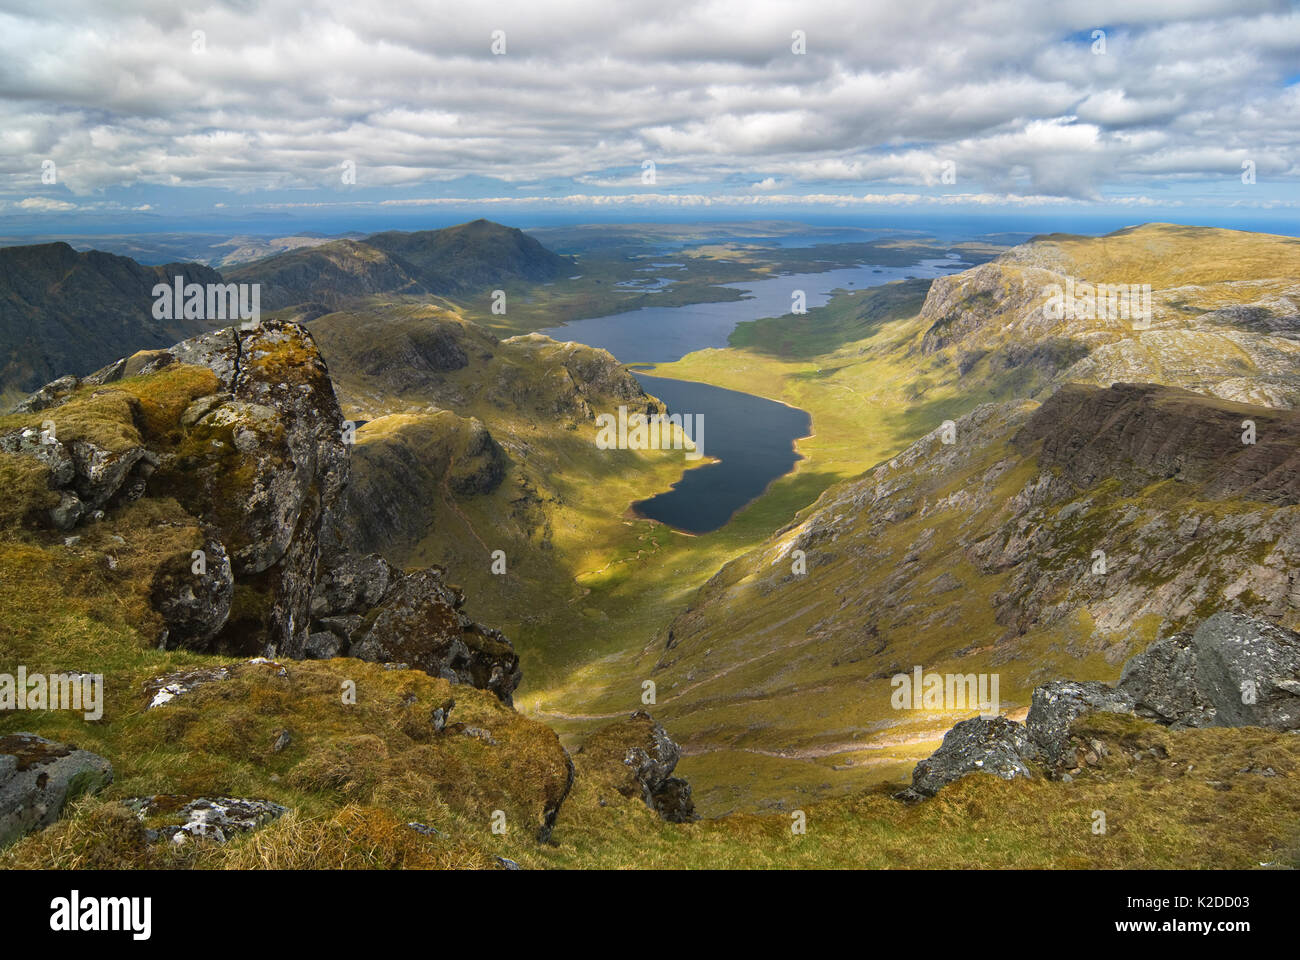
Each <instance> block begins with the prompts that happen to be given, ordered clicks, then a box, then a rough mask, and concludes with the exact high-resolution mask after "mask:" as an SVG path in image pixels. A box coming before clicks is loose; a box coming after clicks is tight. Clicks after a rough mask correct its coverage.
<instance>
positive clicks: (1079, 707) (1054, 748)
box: [1025, 680, 1133, 767]
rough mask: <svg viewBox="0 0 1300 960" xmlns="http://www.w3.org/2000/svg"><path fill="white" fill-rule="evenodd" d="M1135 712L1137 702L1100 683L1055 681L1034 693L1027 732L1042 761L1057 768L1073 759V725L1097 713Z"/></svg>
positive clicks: (1026, 719)
mask: <svg viewBox="0 0 1300 960" xmlns="http://www.w3.org/2000/svg"><path fill="white" fill-rule="evenodd" d="M1098 710H1101V711H1106V712H1109V713H1132V712H1133V699H1132V697H1131V696H1129V695H1128V694H1126V693H1124V692H1122V691H1117V690H1115V689H1113V688H1111V687H1109V686H1107V685H1106V684H1104V683H1098V682H1096V681H1086V682H1079V681H1076V680H1054V681H1052V682H1051V683H1045V684H1043V685H1042V686H1041V687H1038V688H1036V689H1035V690H1034V694H1033V699H1032V702H1031V704H1030V707H1029V715H1028V716H1027V717H1026V718H1025V731H1026V733H1027V734H1028V735H1029V739H1030V741H1031V742H1032V743H1033V744H1034V745H1035V746H1037V747H1038V749H1039V751H1040V752H1041V755H1042V759H1043V761H1044V762H1045V763H1047V764H1048V765H1049V766H1052V767H1055V766H1058V765H1060V764H1062V763H1067V761H1069V760H1070V759H1072V755H1073V751H1072V750H1071V745H1070V725H1071V724H1072V723H1074V721H1075V719H1076V718H1078V717H1080V716H1082V715H1083V714H1085V713H1090V712H1093V711H1098Z"/></svg>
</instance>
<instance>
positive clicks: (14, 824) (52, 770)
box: [0, 733, 113, 847]
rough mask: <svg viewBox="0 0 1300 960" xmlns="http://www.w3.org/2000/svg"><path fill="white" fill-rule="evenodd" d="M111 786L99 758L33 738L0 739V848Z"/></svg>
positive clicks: (110, 777)
mask: <svg viewBox="0 0 1300 960" xmlns="http://www.w3.org/2000/svg"><path fill="white" fill-rule="evenodd" d="M112 780H113V767H112V764H110V763H109V762H108V761H107V760H105V759H104V758H103V757H101V756H98V755H96V754H93V753H91V752H89V751H88V750H78V749H77V748H76V747H74V746H72V745H70V744H64V743H55V742H53V741H51V740H46V739H45V738H44V737H38V736H36V735H35V734H32V733H14V734H9V735H8V736H0V847H4V846H6V845H7V844H9V843H10V842H12V841H14V840H16V839H18V838H19V837H21V836H22V835H23V834H25V833H28V832H30V831H32V830H36V829H39V828H41V827H46V826H49V825H50V824H51V823H53V822H54V821H55V820H57V819H58V817H59V814H60V812H61V811H62V810H63V807H64V805H65V804H66V803H67V802H68V801H69V800H71V799H73V798H75V797H76V796H78V795H79V794H83V793H88V792H94V791H97V790H100V789H101V788H103V787H104V786H106V785H107V784H109V783H111V782H112Z"/></svg>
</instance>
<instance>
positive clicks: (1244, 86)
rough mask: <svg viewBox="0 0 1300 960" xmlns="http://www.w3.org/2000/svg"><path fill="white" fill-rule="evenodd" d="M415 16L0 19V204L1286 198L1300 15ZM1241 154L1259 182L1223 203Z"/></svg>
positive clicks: (317, 4) (561, 7)
mask: <svg viewBox="0 0 1300 960" xmlns="http://www.w3.org/2000/svg"><path fill="white" fill-rule="evenodd" d="M414 6H415V5H410V4H396V3H384V4H370V5H367V4H349V3H344V2H341V0H307V2H298V0H270V2H265V3H255V2H239V0H230V2H226V3H214V4H210V5H208V6H206V7H204V8H202V9H199V10H194V11H181V10H178V9H175V8H174V7H173V5H172V4H171V3H169V2H165V0H156V2H154V0H126V2H121V3H117V4H114V9H113V10H112V11H106V10H104V9H101V7H102V5H101V4H98V3H94V2H88V0H73V2H71V3H64V4H61V5H59V7H58V9H57V11H56V10H55V9H54V6H53V5H49V4H46V3H44V2H34V0H19V2H10V3H8V4H7V5H6V8H5V10H4V11H0V172H3V174H4V177H3V180H2V181H0V184H2V185H0V202H3V204H4V206H3V207H0V211H3V210H4V209H11V210H13V209H21V210H26V211H28V212H32V211H41V210H62V209H67V207H66V206H63V205H66V204H68V203H72V204H73V205H74V206H76V205H77V203H88V204H92V205H93V204H95V203H103V202H104V198H111V197H112V196H113V195H114V192H115V191H122V190H126V189H133V190H137V191H138V190H139V189H140V188H149V193H148V199H149V200H150V202H151V203H153V204H155V205H157V204H158V203H159V201H160V200H161V201H162V202H163V203H164V204H165V203H166V202H167V198H168V196H169V195H171V194H172V193H173V191H172V190H169V189H168V188H185V187H204V188H217V189H220V190H228V191H231V192H232V199H234V198H237V197H241V196H242V197H245V198H250V197H251V198H255V199H257V200H258V201H259V202H262V201H264V202H266V203H267V204H268V205H278V206H284V205H285V199H286V196H287V195H290V194H294V193H295V192H298V191H307V192H308V193H307V194H306V196H304V197H303V198H302V199H301V201H300V202H303V203H321V202H324V203H333V202H338V203H347V202H350V200H360V199H361V198H362V197H363V196H364V198H365V199H364V200H363V202H367V203H384V202H401V203H408V204H415V203H420V202H430V203H438V202H451V200H450V199H447V198H466V197H468V198H471V199H474V198H482V199H486V198H493V199H494V200H496V201H501V202H512V201H514V202H533V203H539V204H545V203H548V202H549V203H565V202H569V203H572V202H575V198H586V199H585V200H583V201H582V202H587V201H589V202H590V203H591V204H592V205H599V204H601V203H607V204H619V203H628V202H630V201H629V200H628V199H627V197H629V196H635V195H641V196H642V197H643V202H644V203H646V204H648V205H654V204H656V203H662V204H666V205H674V206H684V205H690V204H692V203H704V202H736V203H744V204H752V205H756V206H758V205H769V206H771V205H778V204H782V203H786V202H789V201H790V200H791V198H794V199H795V200H800V199H802V200H804V202H808V203H816V202H823V203H836V202H838V203H841V204H844V203H854V202H857V203H865V204H890V203H896V204H900V205H906V204H910V203H915V202H916V198H917V197H921V198H934V199H935V200H936V201H937V202H951V200H952V198H955V197H966V198H971V199H970V203H971V204H973V205H978V204H979V203H981V202H989V199H988V198H1002V200H1001V202H1008V203H1015V202H1025V201H1026V198H1028V199H1030V200H1034V201H1035V202H1041V203H1042V204H1044V205H1050V204H1051V203H1054V202H1059V201H1070V202H1080V201H1082V202H1094V201H1097V202H1106V203H1119V204H1136V205H1142V204H1146V203H1155V202H1157V201H1156V200H1153V199H1152V198H1153V197H1159V198H1162V199H1161V202H1167V203H1169V204H1172V205H1177V204H1180V203H1183V202H1187V201H1188V200H1189V199H1194V200H1196V201H1198V202H1204V201H1206V200H1207V198H1208V199H1211V200H1214V201H1215V202H1219V203H1221V204H1223V205H1230V204H1234V203H1240V202H1242V199H1243V196H1248V197H1250V199H1248V200H1247V202H1253V197H1254V196H1258V197H1262V198H1268V199H1267V201H1266V202H1267V203H1277V202H1281V203H1284V204H1285V203H1289V202H1290V201H1289V200H1287V199H1286V197H1288V196H1291V197H1294V196H1295V194H1296V191H1295V186H1296V184H1297V183H1300V124H1297V123H1296V120H1295V118H1296V117H1298V116H1300V11H1297V9H1296V7H1295V5H1294V4H1290V3H1286V2H1278V0H1184V2H1181V3H1172V2H1156V0H1127V2H1119V0H1099V2H1092V3H1086V2H1067V3H1058V4H1050V5H1049V4H1043V3H1041V0H986V2H982V3H972V4H952V3H940V2H936V0H912V2H909V3H907V4H896V3H880V2H862V0H857V2H854V0H829V2H824V3H819V4H817V5H816V6H815V7H813V6H809V5H806V4H802V3H770V2H761V3H759V2H752V0H751V2H741V0H702V2H692V0H656V2H654V3H636V4H620V5H607V6H604V7H597V6H594V5H591V4H588V3H580V2H570V3H554V2H546V3H537V2H530V3H520V2H507V3H501V4H495V5H487V4H469V3H462V2H454V3H441V4H437V5H436V7H435V8H434V9H433V10H431V11H426V12H422V11H419V10H417V9H414ZM1048 7H1051V9H1050V10H1049V9H1048ZM1097 29H1100V30H1104V31H1105V53H1104V54H1100V55H1099V54H1098V53H1096V52H1094V47H1095V44H1094V41H1093V39H1092V33H1093V31H1094V30H1097ZM496 30H500V31H504V33H505V44H506V52H505V54H504V55H502V56H497V55H494V54H493V53H492V50H491V43H492V34H493V31H496ZM195 31H202V38H203V47H204V49H203V51H202V52H196V51H195V49H194V48H195V46H196V42H195ZM794 31H803V33H804V35H805V36H806V48H807V53H806V54H804V55H796V54H795V53H793V52H792V50H791V44H792V40H791V35H792V34H793V33H794ZM47 160H53V161H54V162H55V163H56V164H57V171H58V178H59V184H58V185H57V188H56V187H52V186H50V185H46V184H42V182H41V172H42V163H43V162H44V161H47ZM647 160H653V161H654V163H655V165H656V170H655V172H656V182H655V183H654V184H653V185H646V184H644V183H643V182H642V166H643V163H644V162H645V161H647ZM348 161H350V162H352V163H354V164H355V166H356V184H355V185H351V184H345V183H343V182H342V177H341V174H340V170H341V167H342V165H343V163H344V162H348ZM1243 161H1250V162H1252V163H1253V164H1254V169H1255V174H1256V177H1257V179H1258V181H1259V184H1260V185H1261V186H1267V189H1261V190H1258V191H1256V192H1255V193H1254V194H1253V195H1244V194H1243V191H1242V189H1241V187H1242V184H1241V171H1242V164H1243ZM945 165H948V166H947V167H945ZM945 169H947V170H948V171H950V172H951V173H953V174H955V179H954V178H953V177H949V178H948V179H947V180H946V179H945V177H944V171H945ZM949 180H953V181H954V182H948V181H949ZM467 188H468V190H467ZM387 193H391V195H392V197H393V198H394V199H393V200H391V201H386V200H385V199H384V196H385V194H387ZM814 196H815V197H818V198H820V200H816V199H813V197H814ZM620 197H621V198H623V199H616V198H620ZM728 197H735V198H737V199H735V200H734V201H727V199H726V198H728ZM155 198H157V199H155ZM530 198H532V199H530ZM837 198H838V199H837ZM943 198H948V199H947V200H944V199H943ZM981 198H983V200H981ZM1164 198H1167V200H1165V199H1164ZM1279 198H1280V199H1279Z"/></svg>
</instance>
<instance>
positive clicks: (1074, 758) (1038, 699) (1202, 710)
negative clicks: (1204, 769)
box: [895, 612, 1300, 802]
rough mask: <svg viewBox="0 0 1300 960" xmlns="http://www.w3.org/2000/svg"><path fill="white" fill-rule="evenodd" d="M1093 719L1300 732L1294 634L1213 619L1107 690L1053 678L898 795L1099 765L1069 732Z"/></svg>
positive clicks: (946, 750) (1141, 658) (961, 738)
mask: <svg viewBox="0 0 1300 960" xmlns="http://www.w3.org/2000/svg"><path fill="white" fill-rule="evenodd" d="M1090 713H1114V714H1125V715H1128V716H1132V717H1136V718H1139V719H1143V720H1147V721H1151V722H1154V723H1157V724H1160V725H1163V726H1167V727H1171V728H1174V729H1179V728H1188V727H1262V728H1265V729H1268V730H1277V731H1283V732H1296V731H1300V634H1297V633H1294V632H1292V631H1290V630H1286V629H1283V628H1281V627H1278V626H1276V625H1274V624H1272V623H1269V622H1268V621H1266V620H1260V619H1257V618H1254V617H1248V616H1244V615H1242V614H1237V613H1226V612H1225V613H1217V614H1215V615H1214V616H1212V617H1210V618H1209V619H1207V620H1205V621H1203V622H1202V623H1201V625H1200V626H1199V627H1197V628H1196V630H1195V631H1194V632H1192V633H1178V634H1174V635H1173V636H1170V637H1165V638H1162V639H1160V640H1157V641H1156V642H1155V643H1153V644H1152V645H1151V646H1150V647H1148V648H1147V649H1146V650H1145V651H1144V652H1143V653H1141V654H1139V655H1137V656H1136V657H1134V658H1133V659H1131V660H1129V661H1128V663H1126V664H1125V665H1124V670H1123V673H1122V674H1121V675H1120V679H1119V682H1118V683H1117V684H1116V685H1115V686H1113V687H1112V686H1109V685H1107V684H1104V683H1098V682H1096V681H1088V682H1079V681H1074V680H1055V681H1053V682H1051V683H1047V684H1044V685H1043V686H1041V687H1038V688H1037V689H1035V690H1034V694H1033V700H1032V703H1031V706H1030V708H1029V715H1028V716H1027V717H1026V718H1025V722H1024V723H1023V724H1022V723H1017V722H1016V721H1014V720H1009V719H1007V718H1006V717H992V718H987V717H975V718H973V719H971V720H963V721H962V722H961V723H958V724H957V725H956V726H954V727H953V728H952V729H951V730H949V731H948V733H947V734H946V735H945V736H944V738H943V744H942V745H941V746H940V747H939V749H938V750H936V751H935V752H934V753H933V754H931V755H930V756H929V757H928V758H926V759H925V760H922V761H921V762H920V763H918V764H917V765H916V769H915V770H913V771H912V785H911V786H910V787H908V788H907V789H905V790H903V791H900V792H899V793H898V794H896V795H895V796H896V798H897V799H899V800H903V801H905V802H916V801H919V800H923V799H925V798H927V797H932V796H934V795H935V794H936V793H938V792H939V790H940V788H942V787H943V786H945V785H946V784H949V783H952V782H953V781H955V780H959V779H961V778H962V777H964V776H966V775H967V774H970V773H991V774H993V775H994V776H996V777H1001V778H1002V779H1004V780H1013V779H1015V778H1017V777H1030V778H1032V777H1035V776H1038V775H1040V774H1041V775H1043V776H1046V777H1049V778H1051V779H1061V780H1069V779H1071V778H1072V777H1073V776H1075V775H1076V774H1078V773H1079V772H1080V770H1081V769H1082V768H1084V767H1087V766H1089V765H1091V764H1095V763H1096V762H1097V760H1098V756H1097V751H1098V745H1094V744H1092V743H1089V742H1083V741H1081V740H1080V739H1079V738H1076V737H1075V736H1074V735H1073V732H1072V730H1073V727H1074V724H1075V721H1076V720H1078V719H1079V718H1080V717H1082V716H1084V715H1085V714H1090ZM1103 749H1104V748H1103Z"/></svg>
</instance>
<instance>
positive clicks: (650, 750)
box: [578, 710, 697, 823]
mask: <svg viewBox="0 0 1300 960" xmlns="http://www.w3.org/2000/svg"><path fill="white" fill-rule="evenodd" d="M679 759H681V748H680V747H679V746H678V745H677V744H676V743H675V742H674V741H673V739H672V737H670V736H669V735H668V731H667V730H665V729H664V728H663V726H662V725H660V724H658V723H656V722H655V720H654V718H653V717H651V716H650V714H648V713H646V712H645V711H644V710H638V711H637V712H636V713H633V714H632V715H630V716H629V717H627V718H626V719H624V720H619V721H616V722H614V723H611V724H609V725H607V726H605V727H602V728H601V729H600V730H598V731H596V732H595V733H594V734H592V735H591V737H589V738H588V740H587V742H586V743H584V744H583V745H582V748H581V749H580V750H579V751H578V762H579V763H580V765H581V767H582V770H583V772H584V775H586V776H590V777H592V778H594V779H596V780H597V781H598V782H600V783H604V784H608V785H609V786H611V787H613V788H614V789H615V790H617V791H618V792H619V793H620V794H622V795H623V796H625V797H639V798H640V799H641V800H643V801H645V804H646V806H648V807H650V809H652V810H654V811H655V812H656V813H658V814H659V815H660V816H661V817H662V818H663V819H664V820H668V821H670V822H672V823H688V822H690V821H692V820H695V819H697V815H696V813H695V804H694V802H693V801H692V800H691V787H690V784H689V783H687V782H686V781H685V780H683V779H681V778H680V777H674V776H672V773H673V770H674V769H675V768H676V767H677V761H678V760H679Z"/></svg>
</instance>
